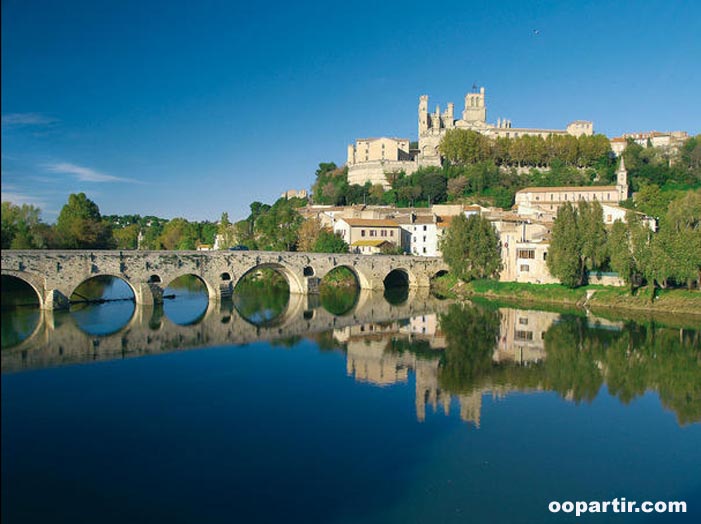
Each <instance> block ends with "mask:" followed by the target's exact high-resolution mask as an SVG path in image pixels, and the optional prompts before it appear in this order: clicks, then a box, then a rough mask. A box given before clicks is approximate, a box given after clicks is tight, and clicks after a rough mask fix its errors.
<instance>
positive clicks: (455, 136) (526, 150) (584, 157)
mask: <svg viewBox="0 0 701 524" xmlns="http://www.w3.org/2000/svg"><path fill="white" fill-rule="evenodd" d="M439 151H440V153H441V155H442V156H443V158H445V159H446V160H447V161H448V162H449V163H451V164H457V165H466V164H476V163H479V162H485V161H492V162H493V163H494V164H496V165H498V166H517V167H524V166H526V167H543V166H549V165H551V164H552V163H553V162H556V161H558V162H561V163H563V164H564V165H567V166H576V167H595V166H596V165H597V164H599V163H600V162H601V160H602V159H605V158H606V157H607V156H608V155H609V153H610V152H611V144H610V143H609V139H608V138H606V136H604V135H592V136H587V135H582V136H579V137H575V136H572V135H548V136H547V137H546V138H543V137H541V136H535V135H523V136H520V137H516V138H506V137H499V138H490V137H488V136H485V135H483V134H481V133H477V132H476V131H471V130H466V129H450V130H448V131H447V132H446V134H445V135H444V137H443V138H442V139H441V143H440V146H439Z"/></svg>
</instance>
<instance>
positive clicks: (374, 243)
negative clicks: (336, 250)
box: [333, 218, 401, 255]
mask: <svg viewBox="0 0 701 524" xmlns="http://www.w3.org/2000/svg"><path fill="white" fill-rule="evenodd" d="M333 230H334V233H338V234H339V235H340V236H341V238H343V240H345V242H346V243H347V244H348V246H349V247H350V250H351V252H352V253H361V254H366V255H367V254H374V253H377V252H379V248H381V247H382V244H383V243H388V244H392V245H394V246H400V247H401V234H400V232H399V224H398V223H397V222H396V221H394V220H390V219H387V218H384V219H375V218H342V219H340V220H338V221H337V222H336V223H335V224H334V228H333Z"/></svg>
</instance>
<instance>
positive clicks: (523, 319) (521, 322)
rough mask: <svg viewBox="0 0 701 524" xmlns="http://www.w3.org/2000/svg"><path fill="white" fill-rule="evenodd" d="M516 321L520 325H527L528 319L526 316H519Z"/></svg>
mask: <svg viewBox="0 0 701 524" xmlns="http://www.w3.org/2000/svg"><path fill="white" fill-rule="evenodd" d="M518 323H519V324H521V325H522V326H527V325H528V319H527V318H519V319H518Z"/></svg>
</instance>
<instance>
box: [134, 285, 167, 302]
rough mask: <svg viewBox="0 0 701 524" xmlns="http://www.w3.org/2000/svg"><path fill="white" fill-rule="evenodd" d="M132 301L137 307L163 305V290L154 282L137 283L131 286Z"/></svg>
mask: <svg viewBox="0 0 701 524" xmlns="http://www.w3.org/2000/svg"><path fill="white" fill-rule="evenodd" d="M132 290H133V291H134V301H135V302H136V303H137V304H138V305H139V306H154V305H156V304H163V288H162V287H161V286H159V285H158V284H156V283H154V282H139V283H138V284H136V285H134V286H132Z"/></svg>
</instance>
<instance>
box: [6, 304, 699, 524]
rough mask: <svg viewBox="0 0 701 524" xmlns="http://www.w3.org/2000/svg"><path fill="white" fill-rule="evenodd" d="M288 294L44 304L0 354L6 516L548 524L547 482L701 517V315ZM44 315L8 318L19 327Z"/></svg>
mask: <svg viewBox="0 0 701 524" xmlns="http://www.w3.org/2000/svg"><path fill="white" fill-rule="evenodd" d="M253 300H254V299H253V298H251V300H250V301H248V302H246V301H245V300H244V304H249V306H250V304H254V303H255V302H254V301H253ZM279 300H281V298H280V297H276V296H270V297H269V298H268V299H260V298H259V299H258V306H256V307H259V308H261V309H262V310H264V311H269V310H274V309H279V306H275V304H279V302H277V301H279ZM285 300H286V302H285V304H286V305H285V307H284V310H283V311H282V312H281V313H280V314H279V315H277V317H276V319H275V321H274V322H268V323H262V324H260V325H255V324H252V323H251V322H250V321H249V320H248V319H246V318H244V317H243V316H242V315H241V314H240V313H239V311H238V310H237V308H236V307H234V304H233V302H231V301H229V302H224V303H220V304H217V303H210V304H208V306H207V308H206V311H205V313H204V314H203V315H202V318H201V320H200V321H199V322H197V323H194V324H191V325H178V324H175V323H174V322H173V321H172V319H170V318H169V317H168V316H167V315H164V310H163V307H141V306H139V307H136V308H135V311H134V314H133V315H132V317H131V318H130V319H129V321H128V323H127V325H126V326H124V327H123V328H122V329H119V330H118V331H117V332H115V333H113V334H107V335H99V336H98V335H93V334H89V333H86V332H85V331H83V330H81V328H80V326H79V324H78V323H77V322H76V316H75V314H74V313H71V312H65V311H64V312H50V311H39V310H33V313H36V314H39V315H40V321H39V323H38V327H37V329H36V330H34V331H32V333H31V334H30V335H29V336H28V337H27V338H26V339H25V340H24V341H23V342H20V343H19V344H16V345H14V346H13V347H5V348H3V351H2V352H1V354H0V355H1V357H2V371H3V373H4V375H3V377H2V393H3V395H2V422H3V457H2V458H3V482H2V490H3V492H2V495H3V521H5V520H7V521H8V522H9V521H22V522H55V521H61V522H63V521H65V522H93V521H94V522H135V521H145V520H148V521H153V522H161V521H168V522H229V521H231V519H232V515H235V517H234V520H237V521H242V522H288V521H294V522H298V521H300V522H376V523H383V524H384V523H388V522H397V523H406V522H451V523H452V522H455V523H464V522H468V521H469V522H490V523H495V524H502V523H508V524H516V523H517V524H531V523H533V522H560V521H561V517H562V515H554V516H553V517H557V518H553V519H551V520H548V515H547V513H546V511H547V510H546V508H547V502H548V501H549V500H567V499H568V498H572V497H581V499H582V500H585V499H591V500H597V499H600V498H605V499H608V498H610V497H612V496H615V495H619V493H620V490H621V489H622V487H625V489H626V491H625V492H624V493H622V494H625V495H626V496H629V494H630V495H631V496H630V497H629V498H633V496H635V497H636V498H638V500H646V499H647V500H656V499H659V500H687V501H688V502H689V503H690V504H689V507H690V510H693V511H696V512H697V513H696V515H695V517H696V518H695V520H694V519H693V518H690V519H689V520H687V521H691V522H698V511H697V509H695V508H696V507H697V506H692V504H691V501H692V500H697V498H698V497H697V496H696V494H697V493H698V470H699V466H700V465H701V455H699V452H698V449H699V448H698V440H699V438H700V437H701V424H693V425H689V426H687V427H683V428H681V427H680V425H684V424H689V423H692V422H699V421H701V402H700V399H701V391H700V390H699V388H700V387H701V350H700V348H699V345H700V340H699V338H700V335H699V331H698V330H697V329H679V328H676V329H673V328H670V327H665V326H661V325H656V324H652V323H650V324H636V323H630V322H612V321H607V320H604V319H597V318H594V317H591V316H585V315H583V314H582V315H581V316H576V315H561V314H558V313H552V312H542V311H530V310H519V309H509V308H498V307H496V306H490V305H489V304H486V305H480V304H456V303H452V302H449V301H440V300H437V299H435V298H432V297H429V296H428V295H418V294H416V293H415V292H414V291H412V295H411V296H410V298H409V299H408V300H406V301H405V302H403V303H401V304H400V305H393V304H390V303H389V302H387V301H386V300H385V299H384V297H383V296H382V294H381V293H380V294H372V293H367V292H362V293H361V294H360V295H359V297H358V300H357V301H356V303H355V305H354V306H353V308H352V309H351V310H350V311H348V312H347V313H346V314H345V315H343V316H336V315H333V314H332V313H330V312H329V311H328V310H327V309H325V308H324V307H321V305H320V303H319V302H320V301H319V297H313V296H310V297H304V296H301V295H286V296H285ZM176 302H177V301H175V302H173V304H175V303H176ZM108 305H109V304H101V305H89V306H86V307H85V311H86V312H90V310H97V311H99V310H104V309H105V307H106V306H108ZM249 306H247V307H249ZM27 311H32V310H27V309H26V308H17V309H15V310H13V311H10V312H8V313H11V314H10V315H8V316H3V325H2V328H3V330H2V331H3V341H5V340H6V339H7V340H9V339H10V338H12V336H13V333H14V332H15V330H17V333H19V332H26V331H27V329H28V328H27V327H26V326H25V327H23V326H24V325H23V324H22V318H23V317H22V316H21V314H22V313H24V312H27ZM246 313H247V314H249V315H250V316H251V317H253V318H266V317H265V315H261V316H259V317H256V315H257V314H259V313H257V311H256V310H255V309H254V308H253V306H250V309H248V310H246ZM13 314H14V316H13ZM100 318H101V319H102V322H103V323H104V325H103V326H102V328H103V329H104V332H106V333H109V332H110V331H111V329H110V326H112V327H119V326H118V323H116V322H115V321H114V319H113V318H112V317H111V316H109V315H101V316H100ZM22 329H24V331H22ZM8 333H9V334H8ZM17 336H19V335H17ZM263 341H266V342H263ZM254 342H255V344H249V343H254ZM3 343H4V342H3ZM209 346H218V347H212V348H210V349H208V350H206V351H201V352H197V351H188V352H187V353H183V354H180V355H169V356H168V358H141V359H137V358H134V359H130V360H126V361H120V362H113V363H111V364H109V365H82V366H66V367H65V368H62V369H42V370H40V371H37V372H32V371H28V372H24V370H30V369H32V368H35V369H36V368H49V367H52V366H58V365H62V364H71V363H83V362H86V363H87V362H93V361H96V360H109V359H125V358H127V357H135V356H142V355H149V354H155V355H157V354H161V353H164V352H169V351H176V350H192V349H194V348H205V347H209ZM278 347H279V348H285V349H284V350H283V349H276V348H278ZM287 348H291V349H287ZM513 392H528V394H518V395H516V394H513ZM543 392H551V393H550V394H545V393H543ZM646 392H648V393H647V394H645V395H644V396H643V398H641V399H639V401H637V402H636V403H635V406H634V407H633V408H632V409H628V408H625V407H623V404H625V403H628V402H630V401H631V400H632V399H634V398H636V397H639V396H641V395H643V393H646ZM507 395H508V396H510V398H509V401H508V402H499V403H498V404H497V401H498V399H501V398H503V397H504V396H507ZM562 399H565V400H564V401H563V400H562ZM658 399H659V400H658ZM660 400H661V403H662V404H663V405H664V406H665V407H666V408H667V409H669V410H672V411H673V412H674V414H675V416H676V419H677V421H676V422H675V420H674V417H673V416H670V415H669V414H667V413H664V412H663V410H662V409H661V408H660ZM589 402H591V406H587V408H586V409H582V408H580V407H577V404H579V403H589ZM432 411H433V412H434V413H435V412H437V411H442V412H444V413H445V414H446V415H449V414H451V412H452V414H453V416H451V417H444V416H441V415H433V416H432V415H431V412H432ZM427 419H428V420H429V421H430V424H425V423H423V424H417V423H416V421H417V420H418V421H419V422H421V421H425V420H427ZM461 420H463V421H469V422H470V423H469V424H462V423H461ZM475 427H479V428H480V429H479V430H478V431H476V430H475ZM641 437H642V438H641ZM192 472H196V475H193V473H192ZM339 472H340V473H339ZM368 479H371V480H372V481H371V482H369V481H368ZM494 486H498V489H495V488H494ZM86 493H87V494H88V496H86ZM349 494H350V495H351V496H349ZM37 497H39V498H37ZM37 500H40V501H41V503H37ZM124 501H128V502H129V503H128V504H125V503H124ZM505 501H508V504H506V503H505ZM115 507H118V508H119V512H113V513H110V512H106V511H105V508H115ZM514 507H516V508H518V512H514V510H513V508H514ZM456 509H460V510H461V511H460V512H459V511H457V510H456ZM49 512H50V513H49ZM691 513H692V511H690V513H689V514H688V515H689V516H691ZM677 516H678V515H675V517H677ZM5 517H6V518H5ZM613 520H616V521H618V520H619V519H618V518H614V519H613ZM613 520H609V521H611V522H612V521H613ZM623 520H625V521H626V522H629V520H626V519H625V518H624V519H623ZM603 521H607V520H602V522H603ZM676 521H677V519H676V518H675V522H676ZM681 521H684V520H683V519H682V520H680V522H681ZM607 522H608V521H607ZM635 522H638V521H635Z"/></svg>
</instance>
